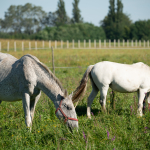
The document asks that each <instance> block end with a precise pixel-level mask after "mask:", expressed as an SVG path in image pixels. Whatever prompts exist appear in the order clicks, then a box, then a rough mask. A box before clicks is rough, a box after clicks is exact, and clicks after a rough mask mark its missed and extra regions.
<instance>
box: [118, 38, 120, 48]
mask: <svg viewBox="0 0 150 150" xmlns="http://www.w3.org/2000/svg"><path fill="white" fill-rule="evenodd" d="M118 47H120V40H119V39H118Z"/></svg>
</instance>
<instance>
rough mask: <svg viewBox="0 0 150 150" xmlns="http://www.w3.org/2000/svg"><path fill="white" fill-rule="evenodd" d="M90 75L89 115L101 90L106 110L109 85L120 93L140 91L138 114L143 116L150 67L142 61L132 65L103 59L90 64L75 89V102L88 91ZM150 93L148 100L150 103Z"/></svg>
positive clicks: (89, 116) (101, 97)
mask: <svg viewBox="0 0 150 150" xmlns="http://www.w3.org/2000/svg"><path fill="white" fill-rule="evenodd" d="M88 76H90V79H91V83H92V92H91V94H90V95H89V97H88V100H87V116H88V118H91V104H92V102H93V100H94V98H95V96H96V95H97V93H98V91H100V101H99V102H100V104H101V106H102V110H104V111H106V107H105V106H106V96H107V92H108V89H109V87H110V88H111V89H112V90H114V91H117V92H120V93H132V92H137V93H138V100H139V102H138V114H139V115H140V116H142V108H143V100H144V97H145V94H146V93H148V92H150V67H149V66H147V65H146V64H144V63H142V62H138V63H135V64H132V65H129V64H120V63H115V62H109V61H103V62H99V63H97V64H95V65H90V66H89V67H88V68H87V70H86V71H85V73H84V75H83V78H82V80H81V81H80V85H79V86H78V87H77V88H76V90H75V91H74V95H73V98H72V101H73V102H77V101H78V100H79V98H80V97H81V95H84V93H85V91H86V86H87V81H88ZM149 95H150V94H149V93H148V94H147V96H148V102H149V103H150V96H149Z"/></svg>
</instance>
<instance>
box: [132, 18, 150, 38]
mask: <svg viewBox="0 0 150 150" xmlns="http://www.w3.org/2000/svg"><path fill="white" fill-rule="evenodd" d="M130 30H131V31H130V32H131V38H132V39H134V40H150V20H143V21H142V20H139V21H136V22H135V23H134V24H132V26H131V29H130Z"/></svg>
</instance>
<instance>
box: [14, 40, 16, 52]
mask: <svg viewBox="0 0 150 150" xmlns="http://www.w3.org/2000/svg"><path fill="white" fill-rule="evenodd" d="M14 51H15V52H16V41H15V42H14Z"/></svg>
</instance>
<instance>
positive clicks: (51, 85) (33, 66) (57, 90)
mask: <svg viewBox="0 0 150 150" xmlns="http://www.w3.org/2000/svg"><path fill="white" fill-rule="evenodd" d="M41 90H42V91H43V92H44V93H45V94H46V95H47V96H48V97H49V98H50V99H51V100H52V101H53V103H54V105H55V107H56V116H57V117H58V118H59V119H61V120H64V121H65V122H66V124H67V126H68V127H69V128H74V127H77V128H78V119H77V115H76V112H75V108H74V105H73V103H72V100H71V99H72V94H71V95H69V96H67V93H66V90H64V89H63V88H62V86H61V84H60V82H59V80H58V79H57V78H56V77H55V76H54V75H53V74H52V72H51V71H50V70H49V69H48V68H47V67H46V66H45V65H44V64H43V63H41V62H40V61H39V60H38V59H37V58H36V57H35V56H32V55H24V56H23V57H21V58H20V59H19V60H18V59H16V58H15V57H13V56H11V55H9V54H4V53H0V101H6V102H14V101H19V100H21V99H22V102H23V108H24V113H25V123H26V126H27V127H29V128H30V129H31V126H32V121H33V117H34V111H35V106H36V103H37V102H38V100H39V98H40V95H41Z"/></svg>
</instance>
